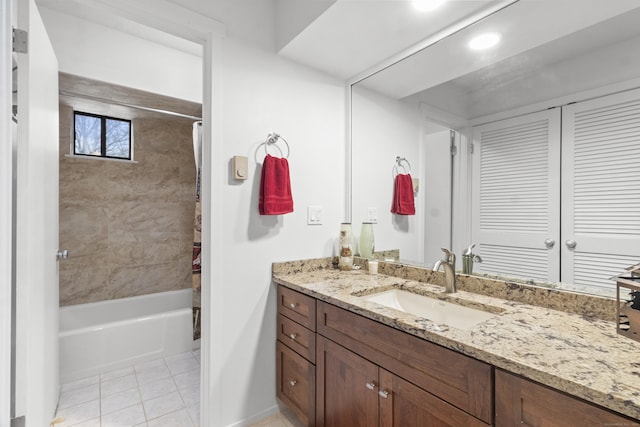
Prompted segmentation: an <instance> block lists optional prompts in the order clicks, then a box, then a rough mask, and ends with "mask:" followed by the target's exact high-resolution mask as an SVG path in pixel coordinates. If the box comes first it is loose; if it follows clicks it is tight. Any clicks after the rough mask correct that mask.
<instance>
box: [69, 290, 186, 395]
mask: <svg viewBox="0 0 640 427" xmlns="http://www.w3.org/2000/svg"><path fill="white" fill-rule="evenodd" d="M191 293H192V292H191V289H183V290H178V291H169V292H161V293H156V294H150V295H142V296H137V297H131V298H122V299H116V300H110V301H101V302H96V303H89V304H78V305H72V306H67V307H61V308H60V330H59V337H60V383H61V384H64V383H66V382H69V381H74V380H77V379H81V378H86V377H89V376H93V375H96V374H99V373H103V372H108V371H112V370H115V369H120V368H124V367H127V366H131V365H134V364H136V363H140V362H144V361H147V360H152V359H157V358H161V357H165V356H169V355H172V354H176V353H182V352H185V351H190V350H192V349H193V332H192V323H191V322H192V309H191Z"/></svg>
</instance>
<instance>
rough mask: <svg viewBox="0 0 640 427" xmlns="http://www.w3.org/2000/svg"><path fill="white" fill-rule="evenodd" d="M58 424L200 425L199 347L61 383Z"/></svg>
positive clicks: (114, 426)
mask: <svg viewBox="0 0 640 427" xmlns="http://www.w3.org/2000/svg"><path fill="white" fill-rule="evenodd" d="M56 416H61V417H64V418H65V421H64V422H63V423H61V424H57V426H59V427H158V426H168V427H181V426H185V427H200V422H199V419H200V350H199V349H197V350H194V351H190V352H185V353H181V354H177V355H174V356H170V357H167V358H165V359H157V360H152V361H149V362H144V363H141V364H138V365H135V366H132V367H128V368H124V369H118V370H115V371H112V372H106V373H103V374H102V375H96V376H93V377H89V378H84V379H81V380H78V381H73V382H70V383H67V384H63V385H62V387H61V394H60V400H59V402H58V413H57V414H56Z"/></svg>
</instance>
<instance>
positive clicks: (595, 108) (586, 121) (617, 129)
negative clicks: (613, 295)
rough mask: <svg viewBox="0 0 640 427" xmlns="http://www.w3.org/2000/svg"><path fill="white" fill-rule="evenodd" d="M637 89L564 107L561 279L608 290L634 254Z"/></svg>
mask: <svg viewBox="0 0 640 427" xmlns="http://www.w3.org/2000/svg"><path fill="white" fill-rule="evenodd" d="M638 141H640V90H637V89H636V90H632V91H628V92H622V93H617V94H615V95H609V96H605V97H601V98H596V99H592V100H589V101H584V102H578V103H575V104H571V105H568V106H566V107H563V108H562V195H563V196H562V201H563V205H562V240H563V241H562V244H561V245H560V250H561V254H562V258H561V259H562V266H561V267H562V268H561V270H562V277H561V279H562V281H563V282H567V283H573V284H575V285H577V286H579V288H580V289H581V290H586V291H589V292H591V291H593V290H597V289H598V288H602V287H605V288H610V289H611V288H613V289H615V284H614V283H613V281H611V280H610V277H611V276H615V275H616V274H620V272H622V271H624V269H625V268H626V267H628V266H630V265H633V264H635V263H637V262H638V258H639V257H640V197H639V196H640V192H639V189H640V168H638V161H639V160H640V152H639V151H638Z"/></svg>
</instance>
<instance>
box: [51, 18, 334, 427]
mask: <svg viewBox="0 0 640 427" xmlns="http://www.w3.org/2000/svg"><path fill="white" fill-rule="evenodd" d="M48 17H49V18H52V19H55V21H53V20H52V19H50V20H48V21H47V23H48V24H49V26H50V27H51V26H54V25H55V26H57V25H58V18H59V19H60V23H62V25H67V24H68V23H70V22H72V21H73V20H74V19H72V18H68V17H58V16H55V12H53V14H48ZM75 25H78V26H79V27H77V28H78V29H77V30H76V31H80V33H76V35H75V37H74V39H73V40H72V39H71V38H69V37H65V36H64V35H65V30H63V29H59V28H58V29H56V28H53V30H51V33H52V39H53V41H54V46H55V48H56V51H57V52H58V54H59V56H60V58H61V59H60V63H61V68H62V71H65V72H68V73H71V74H78V75H82V76H86V77H91V78H96V79H99V80H103V81H107V82H111V83H117V84H124V85H126V86H130V87H136V88H138V89H143V90H151V91H154V92H158V93H162V94H167V93H166V87H165V86H171V83H172V81H171V80H170V79H169V78H168V77H166V75H165V76H164V77H162V78H161V76H153V78H151V76H150V75H149V74H150V73H152V71H154V70H150V69H149V66H148V64H147V63H145V61H147V62H148V63H154V62H155V56H156V55H148V56H145V61H137V62H133V63H130V64H128V65H127V66H126V67H125V68H124V69H120V68H116V67H115V66H113V67H106V68H102V67H101V63H100V62H96V63H93V62H92V61H90V60H88V59H87V58H86V57H81V56H79V55H77V54H76V53H74V51H77V46H76V43H75V42H76V41H77V39H78V38H83V39H86V40H88V39H95V41H96V42H98V43H100V44H104V45H107V44H108V45H110V47H109V49H110V50H111V51H113V52H119V51H121V50H122V49H125V48H124V47H123V46H140V45H144V44H145V43H148V42H145V41H141V40H138V41H134V40H130V38H129V37H130V36H126V35H122V34H111V32H110V30H106V29H105V28H100V27H99V26H92V25H89V24H87V23H86V22H76V23H75ZM61 33H62V34H61ZM117 42H120V43H124V44H121V45H117V44H116V43H117ZM84 45H86V44H83V46H84ZM89 53H90V52H89ZM172 54H173V53H172V52H171V51H170V50H168V51H167V52H166V55H172ZM157 55H160V56H163V55H165V53H163V52H161V51H157ZM223 62H224V64H223V65H222V73H223V75H222V80H223V92H224V93H223V106H222V107H223V111H224V113H223V114H224V116H223V118H222V120H221V122H222V123H223V124H224V125H223V126H224V127H223V129H222V135H223V141H224V146H223V147H222V153H223V159H222V161H221V162H220V163H214V167H215V165H219V164H224V165H225V166H226V167H228V165H229V164H230V160H231V158H232V157H233V156H234V155H242V156H247V157H249V170H250V176H249V179H248V180H247V181H245V182H236V181H234V180H232V179H231V178H230V174H229V173H225V176H226V177H227V178H226V179H225V180H224V181H223V182H214V183H213V184H212V185H214V186H220V188H221V193H222V198H223V206H222V207H221V209H222V211H223V221H224V223H223V224H222V226H221V227H220V228H221V230H222V235H220V236H215V238H217V239H220V241H221V244H222V247H223V248H224V249H223V251H222V253H223V258H224V259H222V260H221V262H220V265H222V266H223V271H222V272H221V275H220V276H221V277H222V280H223V283H224V286H222V287H220V286H216V287H214V289H221V293H219V294H218V295H213V298H214V299H216V300H218V301H222V303H221V304H220V305H221V306H222V307H223V309H224V313H223V314H222V316H221V317H222V318H223V319H225V325H224V327H225V333H224V335H223V339H222V340H221V342H219V343H214V345H218V346H219V348H221V349H223V350H222V351H223V352H224V354H223V357H222V360H223V367H222V369H221V371H222V372H224V374H223V376H222V377H221V378H220V384H216V385H214V388H215V389H216V390H220V391H221V394H222V396H223V397H224V402H223V403H222V404H221V405H220V406H221V407H222V408H223V413H222V414H216V418H217V419H219V420H222V422H221V423H220V425H233V424H236V423H244V422H248V421H255V420H256V419H257V418H258V417H260V416H264V415H268V414H269V413H270V412H271V411H274V410H276V407H275V405H276V400H275V339H276V331H275V325H276V304H275V287H274V286H273V285H272V283H271V263H272V262H274V261H286V260H295V259H304V258H314V257H324V256H331V255H333V251H334V246H335V240H336V237H337V235H338V230H339V224H340V222H341V221H342V220H343V213H344V206H343V200H344V169H345V167H344V143H345V141H344V140H345V137H344V125H345V124H344V118H345V110H344V99H345V94H344V82H342V81H339V80H336V79H334V78H331V77H328V76H326V75H324V74H322V73H319V72H316V71H312V70H310V69H308V68H306V67H303V66H299V65H296V64H294V63H292V62H290V61H288V60H285V59H282V58H280V57H278V56H277V55H275V54H274V53H271V52H267V51H265V50H262V49H260V48H257V47H252V46H249V45H247V44H245V43H243V42H239V41H237V40H235V39H233V38H226V39H224V41H223ZM62 64H64V65H62ZM185 65H186V64H182V67H181V68H180V69H182V68H187V69H185V70H183V71H184V73H186V74H197V75H198V77H197V79H196V78H194V77H188V78H187V80H189V79H192V80H194V81H193V82H192V83H193V84H194V85H195V84H196V80H197V81H199V79H200V75H201V69H200V68H199V67H200V64H199V63H198V64H197V65H195V64H192V65H190V66H189V67H186V66H185ZM178 71H179V70H178V69H176V70H174V72H175V73H178ZM182 78H183V76H181V77H180V79H182ZM163 79H164V80H163ZM163 90H164V91H163ZM173 90H174V93H175V94H173V95H172V96H177V95H176V94H178V95H179V97H181V98H184V99H190V100H193V99H194V97H195V96H194V95H193V94H191V92H192V88H185V87H180V88H174V89H173ZM272 131H275V132H277V133H279V134H281V135H282V136H283V137H284V138H286V139H287V141H288V142H289V145H290V147H291V154H290V156H289V163H290V170H291V186H292V192H293V198H294V206H295V212H293V213H291V214H287V215H280V216H260V215H258V183H259V164H257V163H256V160H255V152H256V148H257V146H258V144H260V143H261V142H263V141H264V139H265V138H266V136H267V135H268V134H269V133H270V132H272ZM272 153H273V152H272ZM263 158H264V152H263V151H260V152H259V155H258V162H259V163H261V162H262V159H263ZM227 172H228V171H227ZM214 176H218V174H217V173H215V171H214ZM308 205H319V206H322V207H323V208H324V224H323V225H320V226H307V225H306V216H307V214H306V207H307V206H308ZM204 268H206V266H205V267H204Z"/></svg>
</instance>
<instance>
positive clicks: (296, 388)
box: [276, 341, 316, 426]
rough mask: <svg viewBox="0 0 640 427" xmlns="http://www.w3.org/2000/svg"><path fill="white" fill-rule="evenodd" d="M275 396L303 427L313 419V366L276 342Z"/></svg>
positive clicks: (310, 424) (311, 423)
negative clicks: (295, 416)
mask: <svg viewBox="0 0 640 427" xmlns="http://www.w3.org/2000/svg"><path fill="white" fill-rule="evenodd" d="M276 351H277V353H276V387H277V388H276V396H278V398H279V399H280V400H282V401H283V402H284V403H285V404H286V405H287V406H288V407H289V408H290V409H291V410H292V411H293V412H295V414H296V415H297V416H298V417H299V418H300V421H302V424H303V425H305V426H312V425H313V422H314V419H315V412H314V408H313V405H314V403H315V397H314V396H315V378H316V371H315V366H313V364H311V363H310V362H309V361H307V360H306V359H304V358H303V357H302V356H300V355H299V354H298V353H296V352H295V351H293V350H291V349H290V348H289V347H287V346H286V345H284V344H282V343H281V342H280V341H276Z"/></svg>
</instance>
